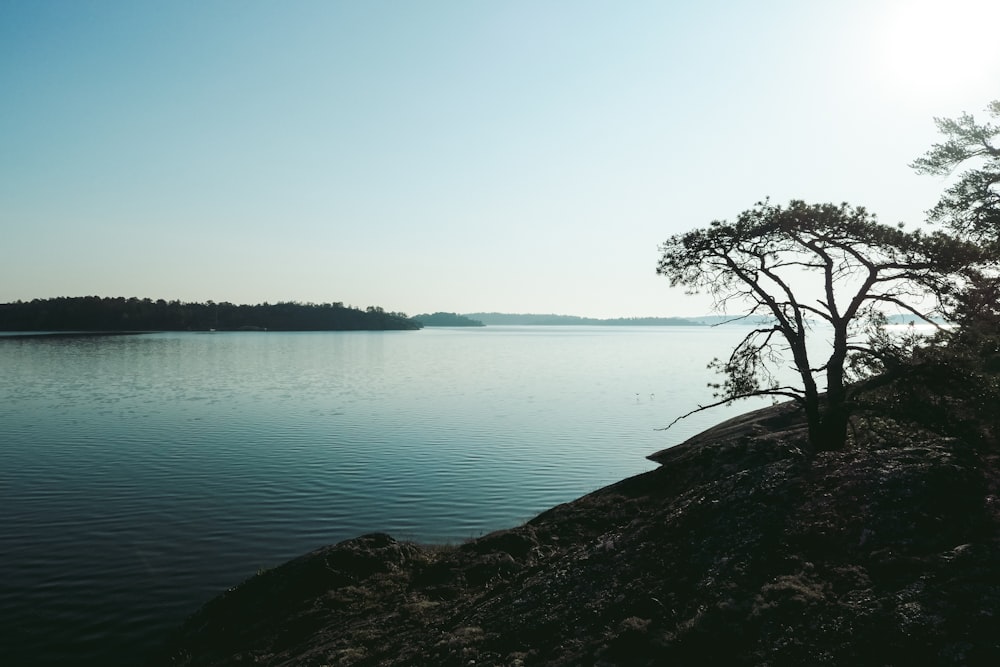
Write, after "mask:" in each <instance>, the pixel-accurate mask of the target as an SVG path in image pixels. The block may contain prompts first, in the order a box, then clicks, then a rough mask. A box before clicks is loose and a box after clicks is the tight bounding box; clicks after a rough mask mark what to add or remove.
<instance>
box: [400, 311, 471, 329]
mask: <svg viewBox="0 0 1000 667" xmlns="http://www.w3.org/2000/svg"><path fill="white" fill-rule="evenodd" d="M413 319H414V320H416V321H417V322H420V323H421V324H422V325H424V326H425V327H483V326H486V325H485V324H483V323H482V322H480V321H479V320H473V319H470V318H468V317H465V316H463V315H458V314H456V313H432V314H429V315H428V314H424V315H415V316H414V317H413Z"/></svg>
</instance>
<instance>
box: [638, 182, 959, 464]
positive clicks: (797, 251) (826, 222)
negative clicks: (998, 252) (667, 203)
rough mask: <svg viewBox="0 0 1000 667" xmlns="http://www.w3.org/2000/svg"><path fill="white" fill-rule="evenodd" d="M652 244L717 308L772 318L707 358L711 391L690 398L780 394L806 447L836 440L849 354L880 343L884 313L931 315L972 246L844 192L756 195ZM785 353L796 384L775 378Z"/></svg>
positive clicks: (847, 406) (670, 272) (846, 402)
mask: <svg viewBox="0 0 1000 667" xmlns="http://www.w3.org/2000/svg"><path fill="white" fill-rule="evenodd" d="M660 250H661V253H662V255H661V257H660V261H659V264H658V266H657V273H658V274H660V275H663V276H665V277H667V278H668V279H669V280H670V283H671V285H673V286H684V287H685V288H687V289H688V290H689V291H690V292H692V293H698V292H702V293H707V294H710V295H711V296H712V297H713V300H714V305H715V309H716V310H717V311H719V312H723V313H728V312H731V311H730V309H731V308H732V307H739V308H740V314H739V315H736V316H734V319H739V318H748V317H756V316H761V315H764V316H767V317H768V318H770V320H769V321H771V322H772V323H771V324H767V325H763V326H754V327H753V328H752V329H751V330H750V331H749V332H748V333H747V335H746V336H745V337H744V338H743V339H742V341H741V342H740V343H739V344H738V345H737V346H736V348H735V349H734V350H733V352H732V353H731V354H730V356H729V357H728V358H727V359H725V360H719V359H716V360H715V361H714V362H712V364H711V365H710V367H712V368H715V369H716V370H717V371H719V372H721V373H722V374H723V377H724V380H723V382H721V383H719V384H713V385H712V386H714V387H715V388H716V390H717V392H716V394H715V398H716V399H718V400H717V401H716V402H715V403H712V404H711V405H708V406H702V407H700V408H698V409H699V410H701V409H705V408H708V407H713V406H715V405H721V404H725V403H729V402H732V401H734V400H737V399H740V398H747V397H750V396H761V395H764V396H775V397H785V398H790V399H792V400H794V401H796V402H798V403H799V404H800V405H801V406H802V407H803V408H804V409H805V413H806V418H807V422H808V427H809V440H810V443H811V445H812V446H813V447H814V448H816V449H838V448H841V447H843V446H844V444H845V442H846V439H847V426H848V417H849V414H850V411H851V408H852V404H851V398H852V392H853V389H852V388H851V387H849V386H848V379H849V378H848V375H847V370H848V361H849V358H850V357H851V356H854V357H858V356H860V357H870V358H878V357H879V356H880V355H883V354H884V353H885V349H884V347H883V346H882V345H880V344H879V343H878V341H879V338H878V337H877V336H872V335H871V334H873V333H875V332H877V331H878V330H879V328H880V326H881V325H882V324H883V323H884V317H885V313H886V312H887V311H890V312H891V311H896V312H901V313H908V314H911V315H913V316H916V317H917V318H920V319H922V320H925V321H928V322H932V321H933V319H932V318H934V317H935V316H936V315H939V314H940V312H941V304H942V299H943V298H944V297H945V296H946V295H948V294H950V293H953V292H954V290H955V288H956V285H958V284H960V283H961V280H960V276H961V275H962V274H963V272H964V271H965V270H966V269H967V268H968V267H969V266H970V265H971V264H973V263H975V262H977V261H978V259H979V250H978V248H977V247H976V246H974V245H972V244H970V243H965V242H962V241H959V240H957V239H955V238H953V237H951V236H948V235H946V234H943V233H940V232H938V233H934V234H924V233H921V232H919V231H913V232H908V231H905V230H904V229H902V228H901V227H893V226H888V225H883V224H881V223H879V222H878V221H877V220H876V218H875V216H873V215H871V214H869V213H868V212H867V211H866V210H865V209H864V208H861V207H852V206H849V205H848V204H840V205H835V204H806V203H805V202H802V201H792V202H791V203H790V204H789V205H788V206H787V207H782V206H778V205H774V204H771V203H770V202H768V201H765V202H761V203H758V204H757V205H755V206H754V207H753V208H751V209H749V210H746V211H744V212H742V213H741V214H740V215H739V216H738V217H737V218H736V220H735V221H734V222H727V221H715V222H713V223H711V224H710V225H709V226H708V227H706V228H702V229H696V230H694V231H690V232H687V233H685V234H678V235H675V236H673V237H671V238H670V239H668V240H667V241H666V242H665V243H663V244H662V245H661V246H660ZM817 326H824V327H825V331H824V333H823V335H824V336H827V337H829V339H830V340H829V348H828V351H829V354H828V356H826V357H825V358H823V359H821V360H819V361H817V360H814V359H813V358H812V357H811V355H812V354H813V351H812V349H811V348H810V346H809V345H807V343H808V342H809V341H810V331H812V330H813V329H815V328H816V327H817ZM787 357H790V361H791V363H792V365H793V366H794V369H795V371H796V372H797V375H798V379H799V383H798V384H783V383H781V382H779V380H778V379H777V374H776V369H777V367H778V366H779V365H780V364H782V363H786V361H785V360H786V358H787ZM853 367H854V368H865V367H866V365H865V364H857V363H856V364H853ZM824 380H825V387H823V388H822V389H821V385H820V382H822V381H824ZM696 411H697V410H696Z"/></svg>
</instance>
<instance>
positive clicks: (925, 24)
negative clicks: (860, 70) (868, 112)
mask: <svg viewBox="0 0 1000 667" xmlns="http://www.w3.org/2000/svg"><path fill="white" fill-rule="evenodd" d="M878 23H879V25H878V31H877V33H876V35H875V39H876V40H877V51H878V53H879V54H880V56H881V57H880V60H881V63H880V65H881V66H880V67H877V69H878V70H879V73H880V75H882V76H885V77H886V79H887V80H886V81H885V82H884V85H886V86H888V87H890V88H892V89H895V90H897V91H898V92H903V93H910V94H917V95H940V94H942V93H960V92H962V91H965V90H969V89H971V88H973V87H978V88H982V87H990V88H993V89H995V88H996V85H997V83H1000V48H997V41H996V35H995V34H993V33H994V32H995V30H996V26H997V25H998V24H1000V2H998V1H997V0H953V1H952V2H941V1H939V0H938V1H934V0H907V1H904V2H894V3H892V4H891V5H890V6H889V7H888V8H887V11H886V12H885V13H884V15H883V16H882V17H881V20H880V21H879V22H878ZM994 92H995V90H994Z"/></svg>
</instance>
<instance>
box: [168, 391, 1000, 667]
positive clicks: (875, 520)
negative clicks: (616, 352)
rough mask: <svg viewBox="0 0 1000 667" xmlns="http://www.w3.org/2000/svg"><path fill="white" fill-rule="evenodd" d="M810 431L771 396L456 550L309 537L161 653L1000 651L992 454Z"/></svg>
mask: <svg viewBox="0 0 1000 667" xmlns="http://www.w3.org/2000/svg"><path fill="white" fill-rule="evenodd" d="M783 410H784V411H783ZM803 438H804V435H803V430H802V427H801V424H800V423H798V422H797V420H796V416H795V414H794V413H793V412H789V411H787V409H784V408H781V407H778V408H769V409H766V410H764V411H757V412H755V413H749V414H748V415H745V416H744V417H742V418H738V419H737V420H731V421H730V422H726V423H724V424H720V425H719V426H718V427H716V428H715V429H711V430H709V431H707V432H705V433H703V434H701V435H700V436H697V437H695V438H692V439H691V440H689V441H688V442H687V443H684V444H683V445H679V446H677V447H674V448H671V449H669V450H665V451H663V452H659V453H657V454H655V455H653V456H652V457H651V458H653V459H654V460H656V461H658V462H660V463H661V467H660V468H658V469H656V470H653V471H651V472H648V473H646V474H643V475H638V476H636V477H632V478H630V479H627V480H624V481H622V482H619V483H617V484H614V485H612V486H609V487H606V488H604V489H601V490H599V491H597V492H595V493H592V494H589V495H587V496H584V497H582V498H580V499H578V500H576V501H574V502H571V503H567V504H565V505H560V506H557V507H554V508H552V509H551V510H549V511H547V512H545V513H543V514H541V515H539V516H538V517H536V518H535V519H534V520H532V521H530V522H528V523H527V524H525V525H523V526H520V527H517V528H513V529H511V530H505V531H500V532H497V533H493V534H490V535H487V536H484V537H482V538H480V539H477V540H473V541H471V542H468V543H466V544H462V545H461V546H457V547H428V546H421V545H417V544H411V543H405V542H398V541H396V540H394V539H393V538H391V537H390V536H388V535H381V534H376V535H365V536H362V537H359V538H357V539H354V540H349V541H347V542H343V543H341V544H338V545H335V546H330V547H325V548H323V549H319V550H318V551H315V552H313V553H310V554H307V555H305V556H302V557H301V558H298V559H296V560H294V561H291V562H289V563H287V564H285V565H283V566H281V567H278V568H275V569H274V570H270V571H267V572H264V573H262V574H259V575H258V576H256V577H253V578H252V579H250V580H248V581H247V582H245V583H244V584H242V585H240V586H238V587H237V588H234V589H232V590H230V591H228V592H226V593H225V594H223V595H221V596H220V597H218V598H216V599H215V600H213V601H211V602H210V603H209V604H207V605H206V606H205V607H204V608H203V609H201V610H200V611H199V612H197V613H196V614H195V615H194V616H193V617H191V618H190V619H189V620H188V622H187V623H186V624H185V626H184V628H183V629H182V630H181V631H180V632H179V634H178V635H177V637H175V638H174V639H173V640H172V642H171V643H170V645H169V647H168V650H167V651H166V652H165V653H164V655H163V657H162V659H161V661H159V662H158V663H157V664H158V665H176V666H188V667H195V666H207V665H244V664H255V665H317V666H318V665H472V664H475V665H660V664H672V665H706V664H720V665H723V664H724V665H761V664H768V665H806V664H808V665H919V664H937V665H997V664H1000V540H998V536H1000V531H998V526H1000V514H998V509H1000V505H998V500H997V493H998V488H1000V474H998V459H997V455H996V453H991V452H984V451H982V450H976V449H974V448H972V447H971V446H969V445H967V444H966V443H963V442H962V441H959V440H954V439H946V438H940V437H934V436H931V435H928V434H922V435H921V434H914V436H913V437H912V438H907V439H906V441H905V442H899V441H897V442H892V443H886V442H881V443H879V442H875V441H873V442H871V443H869V444H867V445H866V446H864V447H856V448H853V449H851V450H848V451H844V452H831V453H822V454H818V455H816V456H806V455H805V454H804V453H803V447H802V445H803V442H804V441H803Z"/></svg>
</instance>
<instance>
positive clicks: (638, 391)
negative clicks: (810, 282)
mask: <svg viewBox="0 0 1000 667" xmlns="http://www.w3.org/2000/svg"><path fill="white" fill-rule="evenodd" d="M744 333H745V329H742V328H740V327H719V328H714V329H713V328H708V327H577V326H574V327H510V326H509V327H487V328H474V329H424V330H422V331H412V332H410V331H401V332H320V333H273V332H272V333H212V334H209V333H162V334H146V335H138V336H106V337H77V338H73V337H70V338H34V339H6V340H5V339H3V338H0V507H2V508H3V509H2V514H0V663H2V664H5V665H49V664H60V665H73V664H78V665H83V664H102V665H134V664H137V663H141V662H142V661H143V659H144V658H145V657H146V656H147V655H148V654H149V652H150V651H151V649H153V648H155V647H156V646H157V645H158V644H159V643H160V642H162V640H163V639H164V637H165V636H166V635H167V634H168V633H169V631H170V630H171V629H172V628H174V627H176V626H177V625H178V624H179V623H180V622H181V621H182V620H183V619H184V618H185V617H186V616H187V615H189V614H191V613H193V612H194V611H195V610H196V609H197V608H198V607H199V606H200V605H201V604H203V603H204V602H206V601H207V600H208V599H209V598H211V597H213V596H214V595H216V594H217V593H219V592H221V591H222V590H224V589H226V588H229V587H232V586H234V585H236V584H238V583H239V582H240V581H242V580H244V579H246V578H247V577H250V576H252V575H253V574H254V573H255V572H256V571H257V570H258V569H259V568H266V567H272V566H275V565H278V564H280V563H282V562H284V561H286V560H288V559H291V558H294V557H296V556H298V555H301V554H303V553H305V552H307V551H310V550H312V549H315V548H317V547H319V546H322V545H325V544H331V543H335V542H339V541H341V540H344V539H348V538H351V537H355V536H357V535H360V534H363V533H367V532H373V531H384V532H388V533H390V534H392V535H393V536H394V537H397V538H400V539H411V540H417V541H420V542H431V543H439V542H459V541H462V540H465V539H468V538H473V537H477V536H479V535H482V534H484V533H487V532H490V531H493V530H497V529H500V528H506V527H511V526H514V525H517V524H520V523H523V522H524V521H527V520H529V519H531V518H532V517H533V516H535V515H536V514H538V513H539V512H541V511H544V510H545V509H547V508H549V507H551V506H553V505H556V504H558V503H562V502H567V501H570V500H573V499H574V498H577V497H579V496H581V495H584V494H586V493H588V492H590V491H593V490H595V489H597V488H600V487H602V486H605V485H607V484H610V483H613V482H616V481H618V480H620V479H622V478H624V477H628V476H630V475H634V474H637V473H641V472H643V471H646V470H649V469H651V468H653V467H654V464H652V463H651V462H649V461H647V460H646V459H645V456H646V455H648V454H651V453H653V452H654V451H657V450H659V449H662V448H664V447H668V446H671V445H674V444H676V443H678V442H681V441H683V440H684V439H685V438H687V437H690V436H691V435H693V434H694V433H696V432H698V431H701V430H703V429H705V428H707V427H709V426H711V425H713V424H715V423H717V422H719V421H721V420H722V419H725V418H727V417H729V416H732V415H734V414H737V413H740V412H745V411H747V410H749V409H753V408H754V407H759V406H760V405H763V404H765V403H762V402H757V403H743V404H738V405H735V406H731V407H729V408H718V409H715V410H712V411H709V412H707V413H700V414H698V415H695V416H693V417H691V418H689V419H687V420H685V421H682V422H680V423H679V424H677V425H676V426H674V427H673V428H672V429H670V430H668V431H660V430H657V429H659V428H661V427H663V426H666V425H667V424H668V423H670V421H672V420H673V419H674V417H676V416H678V415H679V414H682V413H684V412H687V411H688V410H690V409H692V408H694V407H696V406H697V405H698V404H699V403H703V402H707V401H709V400H710V396H711V390H709V389H708V388H706V386H705V385H706V382H708V381H709V380H710V379H712V376H711V375H710V373H709V372H708V371H707V370H706V368H705V366H706V364H707V363H708V362H709V361H710V360H711V359H712V357H714V356H719V355H723V354H725V353H726V352H727V350H728V349H730V348H731V347H732V345H733V344H734V343H735V342H736V341H737V340H738V339H739V338H740V337H741V336H742V335H743V334H744Z"/></svg>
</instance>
